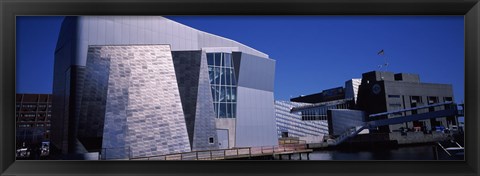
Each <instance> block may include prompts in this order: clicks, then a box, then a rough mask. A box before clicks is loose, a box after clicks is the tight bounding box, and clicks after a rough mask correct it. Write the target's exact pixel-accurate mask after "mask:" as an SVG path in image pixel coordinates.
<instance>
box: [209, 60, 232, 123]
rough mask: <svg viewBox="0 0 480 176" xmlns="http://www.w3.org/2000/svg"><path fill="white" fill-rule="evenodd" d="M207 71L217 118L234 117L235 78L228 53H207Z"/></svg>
mask: <svg viewBox="0 0 480 176" xmlns="http://www.w3.org/2000/svg"><path fill="white" fill-rule="evenodd" d="M207 60H209V61H208V72H209V79H210V84H211V89H212V90H211V91H212V97H213V102H214V106H215V109H214V110H215V114H216V117H217V118H235V110H236V107H235V106H236V103H235V102H236V93H237V91H236V85H237V83H236V79H235V74H234V73H235V71H234V68H233V62H232V57H231V54H230V53H207Z"/></svg>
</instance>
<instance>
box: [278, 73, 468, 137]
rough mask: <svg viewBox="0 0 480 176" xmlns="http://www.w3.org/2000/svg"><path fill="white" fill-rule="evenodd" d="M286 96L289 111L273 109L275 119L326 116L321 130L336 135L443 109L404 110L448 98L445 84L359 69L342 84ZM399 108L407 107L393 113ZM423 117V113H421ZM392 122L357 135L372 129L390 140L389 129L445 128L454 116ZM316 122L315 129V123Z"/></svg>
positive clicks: (455, 122) (452, 123)
mask: <svg viewBox="0 0 480 176" xmlns="http://www.w3.org/2000/svg"><path fill="white" fill-rule="evenodd" d="M291 101H292V102H288V103H285V102H284V103H283V104H288V105H290V106H291V108H290V114H288V113H286V112H283V113H282V114H279V113H277V119H285V117H289V116H290V118H289V119H290V121H291V122H292V123H293V121H294V120H293V119H295V118H294V117H297V118H300V116H301V120H302V121H304V122H309V121H328V123H327V124H328V125H327V127H328V131H327V132H326V133H325V134H329V135H331V136H339V135H342V134H344V133H345V132H347V130H351V129H352V128H354V127H355V128H357V127H362V126H364V124H365V122H369V121H375V120H382V119H387V118H388V119H390V118H395V117H400V116H409V115H412V114H422V113H425V112H433V111H438V110H443V109H442V108H447V106H436V107H430V108H422V109H418V110H408V109H410V108H415V107H422V106H427V105H432V104H439V103H444V102H452V101H453V89H452V85H450V84H434V83H422V82H420V77H419V75H418V74H406V73H398V74H394V73H392V72H381V71H372V72H367V73H364V74H362V78H361V79H351V80H348V81H346V82H345V87H336V88H332V89H327V90H323V91H322V92H320V93H316V94H311V95H305V96H299V97H296V98H292V99H291ZM294 102H297V103H294ZM299 103H300V104H299ZM284 106H285V105H284ZM279 109H281V106H279V105H278V103H277V111H278V110H279ZM283 109H286V108H283ZM405 109H407V111H403V112H395V111H400V110H405ZM284 111H285V110H284ZM279 112H282V111H279ZM387 112H391V113H389V115H379V116H375V117H369V115H372V114H378V113H387ZM424 116H428V115H427V114H425V115H424ZM397 120H398V119H397ZM295 123H296V124H300V123H298V122H295ZM392 124H393V125H385V126H379V127H378V128H375V129H369V130H363V131H362V132H361V133H360V134H365V133H375V136H376V137H377V138H378V139H380V138H382V139H390V140H396V138H395V139H394V138H392V137H390V136H395V135H389V133H391V132H395V131H397V132H398V131H400V130H403V129H410V130H414V129H415V130H419V129H421V130H423V131H425V132H428V131H435V130H437V129H443V128H445V129H451V128H452V127H454V126H457V127H458V125H459V123H458V119H457V118H456V117H455V116H449V117H434V118H429V119H427V120H417V121H410V122H406V123H400V124H398V123H397V124H395V123H392ZM277 126H278V128H279V133H281V132H282V129H284V131H289V130H286V129H287V128H285V127H283V128H281V127H282V124H277ZM283 126H284V125H283ZM317 127H318V128H321V126H320V125H318V126H317ZM365 128H368V127H365Z"/></svg>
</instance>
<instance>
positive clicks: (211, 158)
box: [210, 150, 213, 160]
mask: <svg viewBox="0 0 480 176" xmlns="http://www.w3.org/2000/svg"><path fill="white" fill-rule="evenodd" d="M210 160H213V157H212V151H211V150H210Z"/></svg>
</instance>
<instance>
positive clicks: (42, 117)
mask: <svg viewBox="0 0 480 176" xmlns="http://www.w3.org/2000/svg"><path fill="white" fill-rule="evenodd" d="M51 109H52V96H51V95H50V94H17V95H16V112H15V116H16V143H17V144H16V145H17V148H20V147H23V145H24V144H25V147H27V146H30V145H38V144H41V143H42V142H48V141H50V119H51V115H52V114H51V112H52V110H51Z"/></svg>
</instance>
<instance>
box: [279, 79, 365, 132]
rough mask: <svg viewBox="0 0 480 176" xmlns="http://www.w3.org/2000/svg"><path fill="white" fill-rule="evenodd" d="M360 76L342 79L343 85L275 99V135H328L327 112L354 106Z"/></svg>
mask: <svg viewBox="0 0 480 176" xmlns="http://www.w3.org/2000/svg"><path fill="white" fill-rule="evenodd" d="M360 82H361V80H360V79H351V80H348V81H346V82H345V87H336V88H332V89H327V90H323V91H322V92H320V93H315V94H311V95H305V96H299V97H296V98H292V99H290V102H289V101H279V100H277V101H275V109H276V113H275V114H276V119H277V131H278V135H279V137H287V136H288V137H308V136H310V137H312V136H324V135H328V134H329V124H328V123H329V122H328V118H327V115H328V111H329V110H331V109H351V108H354V107H355V99H356V97H357V93H358V86H359V83H360Z"/></svg>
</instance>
